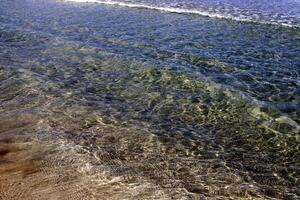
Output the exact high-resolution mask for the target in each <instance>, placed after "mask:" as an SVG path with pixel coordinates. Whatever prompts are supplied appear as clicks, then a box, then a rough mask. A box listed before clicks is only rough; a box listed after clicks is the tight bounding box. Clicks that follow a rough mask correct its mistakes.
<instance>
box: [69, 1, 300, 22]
mask: <svg viewBox="0 0 300 200" xmlns="http://www.w3.org/2000/svg"><path fill="white" fill-rule="evenodd" d="M64 1H68V2H78V3H99V4H105V5H113V6H123V7H129V8H143V9H151V10H158V11H163V12H170V13H179V14H195V15H201V16H205V17H211V18H221V19H230V20H236V21H244V22H254V23H264V24H273V25H282V26H288V27H300V25H294V24H291V23H290V22H285V21H284V22H280V21H278V22H277V21H267V20H264V19H257V14H255V15H254V16H255V17H252V16H251V15H243V14H240V15H239V16H236V14H235V15H233V14H230V13H221V12H217V11H211V10H210V9H207V10H208V11H204V10H199V9H190V8H189V9H187V8H180V7H171V6H156V5H147V4H142V3H131V2H119V1H111V0H108V1H103V0H64ZM235 10H238V9H237V8H235ZM255 18H256V19H255Z"/></svg>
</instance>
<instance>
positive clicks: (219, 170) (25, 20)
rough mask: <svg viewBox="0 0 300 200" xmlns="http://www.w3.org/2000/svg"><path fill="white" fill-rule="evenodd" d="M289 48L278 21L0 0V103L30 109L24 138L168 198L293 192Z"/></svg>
mask: <svg viewBox="0 0 300 200" xmlns="http://www.w3.org/2000/svg"><path fill="white" fill-rule="evenodd" d="M295 12H296V11H295ZM295 12H294V13H295ZM292 14H293V13H292ZM292 14H291V15H292ZM291 18H292V19H293V24H296V23H298V22H297V20H298V19H297V13H296V14H294V15H293V16H292V17H291ZM274 20H275V19H274ZM299 47H300V29H299V28H297V27H296V26H284V25H281V24H280V23H278V24H265V23H259V22H242V21H238V20H231V19H216V18H209V17H204V16H201V15H196V14H179V13H177V14H176V13H169V12H163V11H157V10H151V9H141V8H128V7H120V6H109V5H100V4H86V3H71V2H58V1H34V0H27V1H16V0H12V1H6V0H3V1H1V2H0V89H1V93H0V102H1V103H0V106H1V114H0V115H1V118H5V117H6V116H7V115H22V114H26V113H28V112H30V113H37V114H41V115H43V118H44V123H46V124H47V127H50V128H49V129H47V130H44V131H42V133H39V134H37V135H38V136H36V134H33V138H35V139H37V140H49V141H52V140H53V142H55V139H54V138H60V139H62V140H64V141H65V142H66V143H72V144H76V145H79V146H81V148H82V149H84V150H85V152H86V154H87V155H86V159H87V161H86V162H89V163H90V164H91V166H92V168H93V170H92V171H93V172H91V173H92V174H93V175H95V174H97V173H100V172H102V171H103V170H104V169H105V170H108V169H110V170H108V171H109V172H110V173H109V176H111V177H122V178H123V179H121V183H125V184H129V183H132V184H133V183H134V184H140V185H143V183H145V182H143V181H147V182H149V183H151V184H154V185H156V187H157V188H159V189H158V190H159V191H164V194H165V195H166V196H169V197H171V196H173V197H174V198H177V199H182V198H199V195H200V196H201V195H204V196H205V197H206V198H212V199H214V198H220V199H222V198H233V199H235V198H245V199H247V198H249V199H251V198H278V199H282V198H287V199H297V198H299V196H300V193H299V192H300V191H299V175H298V174H299V161H300V158H299V144H300V143H299V130H300V129H299V123H300V106H299V103H300V90H299V88H300V48H299ZM0 130H1V129H0ZM33 133H34V132H33ZM6 136H7V135H6ZM6 136H5V137H6ZM90 155H92V158H90ZM99 166H102V168H99ZM103 166H105V168H103ZM97 167H98V168H97ZM114 168H117V169H118V170H116V171H114V170H111V169H114ZM101 170H102V171H101ZM124 177H125V178H124ZM128 177H129V178H128ZM128 181H129V183H128ZM112 187H113V186H112ZM157 188H156V189H157ZM152 189H153V188H152ZM156 189H153V190H154V191H155V190H156ZM95 191H97V188H96V189H95ZM96 194H97V192H95V193H94V195H96ZM143 195H144V197H145V198H150V199H151V197H153V195H154V194H152V193H150V192H149V193H145V194H143ZM166 196H161V198H165V197H166ZM201 197H203V196H201ZM166 198H167V197H166Z"/></svg>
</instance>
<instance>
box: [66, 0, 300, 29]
mask: <svg viewBox="0 0 300 200" xmlns="http://www.w3.org/2000/svg"><path fill="white" fill-rule="evenodd" d="M66 1H72V2H90V3H91V2H92V3H100V4H108V5H121V6H126V7H134V8H147V9H155V10H161V11H167V12H175V13H189V14H198V15H202V16H209V17H216V18H227V19H233V20H238V21H251V22H259V23H268V24H280V25H284V26H295V27H299V26H300V1H298V0H272V1H269V0H259V1H258V0H183V1H182V0H160V1H156V0H66Z"/></svg>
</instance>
